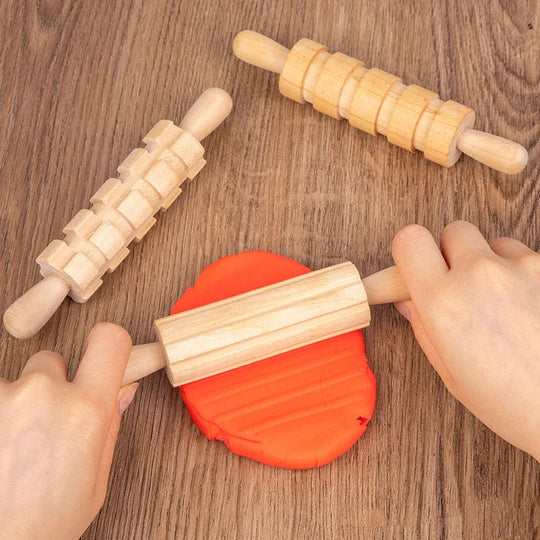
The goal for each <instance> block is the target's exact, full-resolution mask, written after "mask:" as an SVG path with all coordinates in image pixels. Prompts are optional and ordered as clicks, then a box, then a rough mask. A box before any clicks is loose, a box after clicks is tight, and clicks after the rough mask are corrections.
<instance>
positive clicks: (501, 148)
mask: <svg viewBox="0 0 540 540" xmlns="http://www.w3.org/2000/svg"><path fill="white" fill-rule="evenodd" d="M233 49H234V53H235V54H236V56H237V57H238V58H240V59H241V60H244V61H245V62H248V63H249V64H253V65H255V66H257V67H260V68H263V69H266V70H269V71H273V72H275V73H279V74H280V77H279V90H280V92H281V93H282V94H283V95H284V96H286V97H288V98H291V99H293V100H295V101H298V102H299V103H306V102H310V103H313V107H314V108H315V109H316V110H317V111H320V112H322V113H324V114H327V115H329V116H332V117H333V118H337V119H341V118H347V119H348V120H349V123H350V124H351V125H352V126H354V127H356V128H358V129H361V130H363V131H367V132H368V133H371V134H372V135H378V134H379V133H381V134H383V135H386V137H387V139H388V140H389V141H390V142H391V143H393V144H396V145H398V146H401V147H402V148H405V149H406V150H409V151H411V152H414V151H415V150H420V151H423V152H424V156H425V157H426V158H427V159H429V160H431V161H434V162H436V163H439V164H440V165H444V166H445V167H450V166H452V165H454V163H455V162H456V161H457V160H458V158H459V156H460V155H461V153H462V152H463V153H465V154H467V155H468V156H470V157H472V158H474V159H476V160H478V161H480V162H481V163H483V164H485V165H487V166H488V167H491V168H493V169H496V170H498V171H501V172H504V173H507V174H515V173H518V172H520V171H521V170H523V168H524V167H525V165H526V164H527V159H528V156H527V151H526V150H525V148H523V146H521V145H520V144H518V143H515V142H513V141H509V140H508V139H503V138H502V137H496V136H495V135H491V134H489V133H484V132H481V131H474V130H472V129H471V128H472V126H473V124H474V111H473V110H472V109H470V108H469V107H466V106H465V105H461V104H460V103H457V102H455V101H446V102H443V101H441V100H440V99H439V96H438V95H437V94H436V93H435V92H430V91H429V90H426V89H425V88H422V87H420V86H417V85H415V84H411V85H410V86H407V85H405V84H403V83H402V82H401V79H400V78H399V77H396V76H394V75H391V74H390V73H386V72H385V71H382V70H380V69H377V68H372V69H368V68H366V67H365V66H364V64H363V63H362V62H361V61H359V60H356V59H354V58H351V57H350V56H347V55H345V54H342V53H339V52H338V53H334V54H331V53H329V52H328V47H325V46H324V45H321V44H320V43H317V42H315V41H312V40H310V39H305V38H304V39H301V40H300V41H298V42H297V43H296V44H295V45H294V46H293V48H292V49H291V50H289V49H287V48H285V47H283V46H282V45H280V44H279V43H276V42H275V41H273V40H271V39H270V38H267V37H265V36H263V35H261V34H257V33H256V32H251V31H249V30H245V31H243V32H240V33H239V34H238V35H237V36H236V38H235V40H234V42H233Z"/></svg>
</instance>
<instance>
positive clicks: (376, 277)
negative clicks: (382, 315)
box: [362, 266, 410, 306]
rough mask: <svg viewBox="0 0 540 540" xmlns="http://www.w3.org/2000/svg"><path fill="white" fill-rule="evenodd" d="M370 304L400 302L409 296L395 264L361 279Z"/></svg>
mask: <svg viewBox="0 0 540 540" xmlns="http://www.w3.org/2000/svg"><path fill="white" fill-rule="evenodd" d="M362 283H363V284H364V288H365V289H366V294H367V299H368V303H369V305H370V306H375V305H377V304H388V303H391V302H401V301H403V300H408V299H409V298H410V296H409V291H408V290H407V287H406V286H405V283H404V282H403V278H402V277H401V274H400V273H399V270H398V268H397V266H390V267H389V268H385V269H384V270H381V271H379V272H376V273H375V274H371V275H370V276H368V277H366V278H364V279H363V280H362Z"/></svg>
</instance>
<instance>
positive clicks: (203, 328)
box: [122, 262, 409, 386]
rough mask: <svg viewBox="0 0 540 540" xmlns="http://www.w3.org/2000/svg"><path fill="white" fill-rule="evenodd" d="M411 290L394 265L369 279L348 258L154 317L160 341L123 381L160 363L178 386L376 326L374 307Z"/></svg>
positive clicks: (144, 350) (142, 353)
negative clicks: (226, 296)
mask: <svg viewBox="0 0 540 540" xmlns="http://www.w3.org/2000/svg"><path fill="white" fill-rule="evenodd" d="M407 298H409V294H408V292H407V290H406V288H405V285H404V283H403V281H402V279H401V276H400V274H399V272H398V270H397V268H396V267H395V266H392V267H390V268H387V269H385V270H382V271H380V272H377V273H376V274H373V275H371V276H369V277H367V278H366V279H364V281H363V283H362V279H361V278H360V275H359V273H358V270H357V269H356V267H355V266H354V265H353V264H352V263H351V262H345V263H342V264H338V265H335V266H331V267H329V268H323V269H322V270H317V271H316V272H310V273H308V274H304V275H301V276H298V277H295V278H292V279H289V280H286V281H282V282H280V283H276V284H274V285H270V286H268V287H263V288H261V289H257V290H254V291H250V292H248V293H245V294H241V295H238V296H234V297H232V298H228V299H226V300H222V301H220V302H215V303H212V304H208V305H206V306H202V307H199V308H196V309H192V310H190V311H185V312H183V313H178V314H176V315H171V316H170V317H165V318H163V319H159V320H157V321H155V323H154V326H155V331H156V335H157V337H158V340H159V342H158V343H150V344H147V345H137V346H135V347H133V349H132V353H131V357H130V359H129V362H128V366H127V369H126V373H125V376H124V380H123V383H122V384H128V383H131V382H133V381H136V380H138V379H140V378H142V377H145V376H146V375H149V374H150V373H153V372H154V371H157V370H159V369H161V368H163V367H164V368H165V369H166V370H167V374H168V376H169V380H170V382H171V384H172V385H173V386H180V385H182V384H186V383H189V382H192V381H196V380H198V379H204V378H205V377H210V376H211V375H215V374H217V373H222V372H223V371H228V370H231V369H235V368H237V367H240V366H245V365H247V364H251V363H252V362H256V361H257V360H262V359H263V358H268V357H271V356H275V355H277V354H280V353H283V352H286V351H290V350H292V349H296V348H299V347H303V346H305V345H309V344H311V343H316V342H317V341H322V340H324V339H328V338H330V337H334V336H337V335H340V334H344V333H346V332H351V331H353V330H358V329H360V328H364V327H366V326H368V325H369V323H370V321H371V313H370V309H369V306H370V305H374V304H383V303H387V302H398V301H401V300H405V299H407Z"/></svg>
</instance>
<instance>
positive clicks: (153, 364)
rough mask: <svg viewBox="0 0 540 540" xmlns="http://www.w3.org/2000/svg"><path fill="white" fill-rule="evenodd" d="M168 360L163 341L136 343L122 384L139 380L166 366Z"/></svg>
mask: <svg viewBox="0 0 540 540" xmlns="http://www.w3.org/2000/svg"><path fill="white" fill-rule="evenodd" d="M166 363H167V361H166V358H165V352H164V350H163V346H162V345H161V343H148V344H146V345H135V346H134V347H133V348H132V349H131V354H130V355H129V360H128V365H127V367H126V371H125V373H124V379H123V380H122V386H124V385H126V384H130V383H132V382H135V381H138V380H139V379H142V378H143V377H146V376H147V375H150V374H151V373H154V372H155V371H159V370H160V369H162V368H164V367H165V365H166Z"/></svg>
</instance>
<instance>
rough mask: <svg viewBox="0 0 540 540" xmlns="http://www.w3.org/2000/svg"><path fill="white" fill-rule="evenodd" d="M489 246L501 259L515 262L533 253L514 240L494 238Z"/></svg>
mask: <svg viewBox="0 0 540 540" xmlns="http://www.w3.org/2000/svg"><path fill="white" fill-rule="evenodd" d="M489 245H490V247H491V249H492V250H493V251H494V252H495V253H496V254H497V255H498V256H499V257H503V258H504V259H513V260H517V259H521V257H524V256H526V255H532V254H533V253H534V251H533V250H532V249H529V248H528V247H527V246H526V245H525V244H522V243H521V242H520V241H519V240H515V239H514V238H506V237H503V238H496V239H495V240H492V241H491V242H490V244H489Z"/></svg>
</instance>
